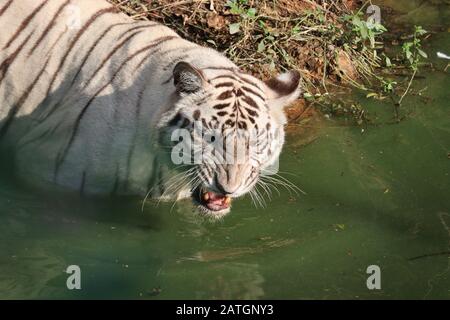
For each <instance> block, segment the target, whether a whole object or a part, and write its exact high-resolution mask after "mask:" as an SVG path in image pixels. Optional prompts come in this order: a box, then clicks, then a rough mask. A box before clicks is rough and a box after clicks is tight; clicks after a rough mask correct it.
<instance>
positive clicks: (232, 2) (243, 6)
mask: <svg viewBox="0 0 450 320" xmlns="http://www.w3.org/2000/svg"><path fill="white" fill-rule="evenodd" d="M225 7H228V8H230V13H231V14H234V15H239V16H240V17H241V18H242V19H244V20H245V19H256V13H257V11H256V9H255V8H248V1H247V0H228V1H227V3H226V4H225ZM240 30H241V22H235V23H231V24H230V25H229V32H230V34H235V33H238V32H239V31H240Z"/></svg>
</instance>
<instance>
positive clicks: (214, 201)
mask: <svg viewBox="0 0 450 320" xmlns="http://www.w3.org/2000/svg"><path fill="white" fill-rule="evenodd" d="M203 201H204V202H205V204H206V206H207V207H208V208H210V209H215V210H217V209H226V208H229V207H230V204H231V198H230V197H228V196H224V195H221V194H217V193H214V192H210V191H209V192H205V193H204V194H203Z"/></svg>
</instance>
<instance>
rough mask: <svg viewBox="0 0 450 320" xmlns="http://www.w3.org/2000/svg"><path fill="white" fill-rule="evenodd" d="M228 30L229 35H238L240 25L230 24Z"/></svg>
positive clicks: (238, 23)
mask: <svg viewBox="0 0 450 320" xmlns="http://www.w3.org/2000/svg"><path fill="white" fill-rule="evenodd" d="M229 30H230V34H235V33H238V32H239V31H240V30H241V23H240V22H237V23H232V24H230V26H229Z"/></svg>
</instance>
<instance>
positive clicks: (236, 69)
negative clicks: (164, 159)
mask: <svg viewBox="0 0 450 320" xmlns="http://www.w3.org/2000/svg"><path fill="white" fill-rule="evenodd" d="M208 69H210V70H227V71H232V72H235V71H239V69H238V68H233V67H205V68H202V70H208Z"/></svg>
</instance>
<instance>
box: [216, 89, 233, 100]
mask: <svg viewBox="0 0 450 320" xmlns="http://www.w3.org/2000/svg"><path fill="white" fill-rule="evenodd" d="M232 96H233V91H231V90H228V91H224V92H222V93H221V94H220V95H219V96H218V97H217V100H226V99H230V98H231V97H232Z"/></svg>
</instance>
